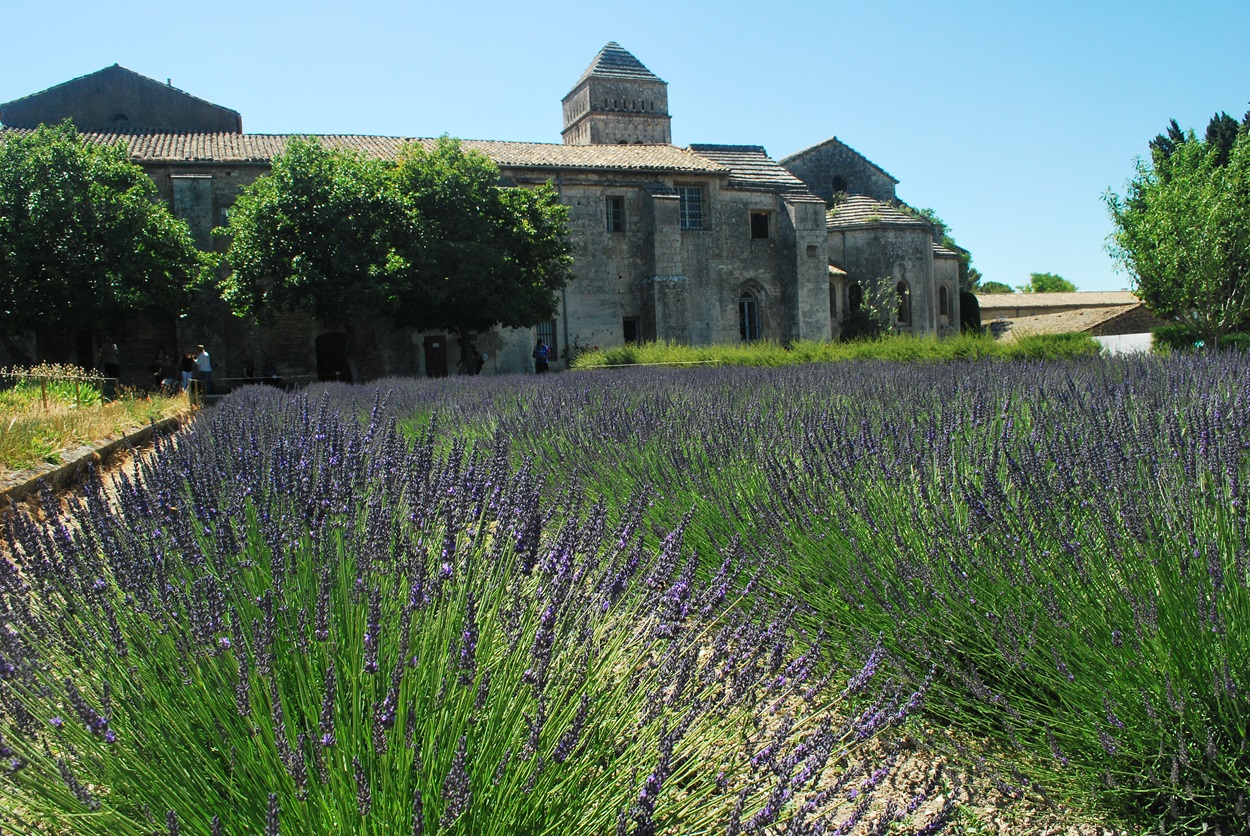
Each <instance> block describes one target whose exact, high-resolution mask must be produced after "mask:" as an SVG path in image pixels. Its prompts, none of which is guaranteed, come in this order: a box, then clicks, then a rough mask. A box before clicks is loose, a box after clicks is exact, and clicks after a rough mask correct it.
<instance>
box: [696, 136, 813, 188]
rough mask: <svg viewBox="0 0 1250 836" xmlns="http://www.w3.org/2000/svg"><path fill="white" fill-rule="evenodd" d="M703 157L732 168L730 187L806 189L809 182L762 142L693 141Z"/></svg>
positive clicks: (730, 169)
mask: <svg viewBox="0 0 1250 836" xmlns="http://www.w3.org/2000/svg"><path fill="white" fill-rule="evenodd" d="M690 150H691V151H693V152H695V153H696V154H698V155H699V156H701V157H706V158H707V159H709V160H713V161H715V162H717V163H720V164H721V165H723V166H724V167H725V168H727V169H729V187H730V188H731V189H746V190H749V191H768V192H806V191H807V185H806V184H805V183H804V182H803V181H802V180H800V179H799V178H797V177H795V176H794V175H793V174H791V173H790V172H788V171H786V170H785V169H784V168H782V167H781V164H780V163H778V162H777V161H776V160H774V159H772V158H770V157H769V156H768V152H767V151H765V150H764V149H763V148H761V147H760V146H758V145H691V146H690Z"/></svg>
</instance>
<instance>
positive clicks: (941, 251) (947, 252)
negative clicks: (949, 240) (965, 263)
mask: <svg viewBox="0 0 1250 836" xmlns="http://www.w3.org/2000/svg"><path fill="white" fill-rule="evenodd" d="M933 255H934V256H935V257H937V258H959V253H957V252H955V251H954V250H952V249H950V248H948V247H943V246H942V245H941V244H934V245H933Z"/></svg>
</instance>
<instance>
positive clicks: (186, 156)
mask: <svg viewBox="0 0 1250 836" xmlns="http://www.w3.org/2000/svg"><path fill="white" fill-rule="evenodd" d="M8 130H12V131H17V130H20V129H0V135H2V134H3V133H4V132H5V131H8ZM82 136H83V138H84V139H86V140H87V141H88V142H94V143H99V144H102V145H111V144H114V143H121V144H123V145H124V146H126V148H127V149H128V150H129V152H130V156H131V158H132V159H133V160H134V161H135V162H138V163H173V162H200V163H268V162H270V161H271V160H272V159H273V158H274V157H275V156H277V155H278V154H280V153H282V150H283V149H284V148H285V147H286V144H287V143H288V142H289V141H290V140H291V139H292V138H293V137H295V136H298V134H228V133H215V134H158V133H152V134H109V133H84V134H82ZM309 138H310V139H316V140H318V141H320V142H321V143H322V144H323V145H325V146H327V147H330V148H344V149H350V150H354V151H359V152H360V153H362V154H366V155H368V156H371V157H384V158H393V157H395V156H397V155H398V153H399V149H400V147H401V146H403V144H404V143H406V142H421V143H423V144H425V145H426V146H432V145H433V144H434V143H435V142H436V141H437V140H435V139H431V138H412V139H409V138H405V137H390V136H354V135H344V134H331V135H319V136H312V137H309ZM462 144H463V145H464V147H465V148H471V149H474V150H477V151H481V152H482V153H484V154H485V155H486V156H488V157H490V158H491V159H492V160H494V161H495V163H496V165H498V166H500V167H501V168H539V169H542V168H576V169H591V170H631V171H676V172H684V173H701V174H712V175H720V176H725V175H728V174H729V173H730V170H729V169H728V168H727V167H725V166H723V165H721V164H719V163H717V162H715V161H713V160H709V159H707V158H706V157H703V156H701V155H699V154H696V153H694V152H693V151H690V150H688V149H685V148H678V147H676V146H673V145H556V144H554V143H541V142H499V141H495V140H475V139H467V140H462Z"/></svg>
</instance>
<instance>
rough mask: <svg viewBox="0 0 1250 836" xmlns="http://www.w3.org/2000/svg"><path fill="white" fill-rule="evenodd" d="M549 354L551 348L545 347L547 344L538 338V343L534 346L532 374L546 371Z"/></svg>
mask: <svg viewBox="0 0 1250 836" xmlns="http://www.w3.org/2000/svg"><path fill="white" fill-rule="evenodd" d="M550 355H551V349H549V348H547V344H546V343H545V342H543V341H542V340H541V339H540V340H539V341H538V345H536V346H534V352H533V357H534V374H543V373H544V372H546V371H547V366H548V360H549V359H550Z"/></svg>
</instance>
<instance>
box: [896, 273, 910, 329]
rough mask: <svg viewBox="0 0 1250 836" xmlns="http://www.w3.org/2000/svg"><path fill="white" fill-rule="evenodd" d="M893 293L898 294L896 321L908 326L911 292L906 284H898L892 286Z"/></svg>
mask: <svg viewBox="0 0 1250 836" xmlns="http://www.w3.org/2000/svg"><path fill="white" fill-rule="evenodd" d="M894 292H895V293H897V294H898V321H899V322H900V323H901V324H904V325H908V324H910V323H911V290H910V289H909V288H908V287H907V282H899V283H898V284H896V285H895V286H894Z"/></svg>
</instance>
